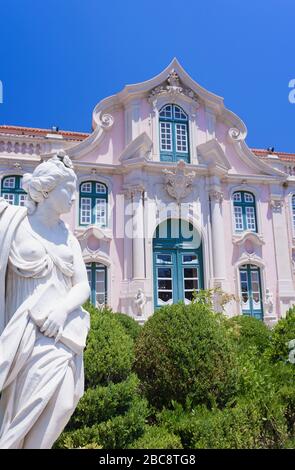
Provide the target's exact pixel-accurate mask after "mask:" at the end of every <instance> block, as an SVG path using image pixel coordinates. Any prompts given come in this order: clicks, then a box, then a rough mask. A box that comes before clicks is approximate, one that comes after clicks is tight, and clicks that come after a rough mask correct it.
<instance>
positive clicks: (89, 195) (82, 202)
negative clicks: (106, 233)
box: [79, 181, 108, 227]
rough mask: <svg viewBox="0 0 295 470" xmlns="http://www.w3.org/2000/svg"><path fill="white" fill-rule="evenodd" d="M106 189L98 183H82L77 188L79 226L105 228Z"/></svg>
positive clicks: (106, 214) (102, 184)
mask: <svg viewBox="0 0 295 470" xmlns="http://www.w3.org/2000/svg"><path fill="white" fill-rule="evenodd" d="M107 221H108V188H107V185H106V184H104V183H102V182H100V181H83V182H82V183H81V184H80V187H79V225H81V226H87V225H97V226H98V227H106V226H107V224H108V223H107Z"/></svg>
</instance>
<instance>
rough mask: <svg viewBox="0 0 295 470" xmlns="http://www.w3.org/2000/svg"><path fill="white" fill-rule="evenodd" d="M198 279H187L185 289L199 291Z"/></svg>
mask: <svg viewBox="0 0 295 470" xmlns="http://www.w3.org/2000/svg"><path fill="white" fill-rule="evenodd" d="M198 287H199V286H198V279H185V281H184V289H198Z"/></svg>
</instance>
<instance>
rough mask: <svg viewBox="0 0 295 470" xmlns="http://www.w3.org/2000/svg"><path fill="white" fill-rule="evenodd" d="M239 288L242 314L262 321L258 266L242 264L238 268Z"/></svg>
mask: <svg viewBox="0 0 295 470" xmlns="http://www.w3.org/2000/svg"><path fill="white" fill-rule="evenodd" d="M240 286H241V304H242V313H243V314H244V315H249V316H253V317H255V318H258V319H260V320H262V318H263V305H262V296H261V276H260V269H259V267H258V266H255V265H252V264H244V265H243V266H241V267H240Z"/></svg>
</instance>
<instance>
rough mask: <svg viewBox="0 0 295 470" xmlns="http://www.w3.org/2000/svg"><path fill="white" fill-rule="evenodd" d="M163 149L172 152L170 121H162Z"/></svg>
mask: <svg viewBox="0 0 295 470" xmlns="http://www.w3.org/2000/svg"><path fill="white" fill-rule="evenodd" d="M160 137H161V150H163V151H168V152H172V132H171V123H170V122H160Z"/></svg>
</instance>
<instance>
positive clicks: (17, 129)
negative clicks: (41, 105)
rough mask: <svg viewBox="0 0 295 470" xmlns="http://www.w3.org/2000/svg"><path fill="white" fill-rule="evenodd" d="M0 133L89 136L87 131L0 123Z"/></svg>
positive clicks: (78, 138)
mask: <svg viewBox="0 0 295 470" xmlns="http://www.w3.org/2000/svg"><path fill="white" fill-rule="evenodd" d="M0 134H10V135H19V136H22V135H26V136H31V137H46V136H47V135H48V134H57V135H60V136H63V137H64V138H65V139H67V140H84V139H86V138H87V137H88V136H89V133H87V132H73V131H64V130H62V129H60V130H58V131H56V130H53V129H40V128H37V127H22V126H7V125H5V124H4V125H2V126H1V125H0Z"/></svg>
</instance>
